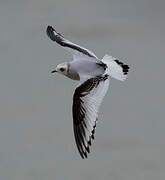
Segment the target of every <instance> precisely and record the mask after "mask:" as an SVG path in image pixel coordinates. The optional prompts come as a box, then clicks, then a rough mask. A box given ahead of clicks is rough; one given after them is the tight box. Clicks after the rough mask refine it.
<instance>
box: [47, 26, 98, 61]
mask: <svg viewBox="0 0 165 180" xmlns="http://www.w3.org/2000/svg"><path fill="white" fill-rule="evenodd" d="M46 32H47V35H48V37H49V38H50V39H51V40H52V41H56V42H57V43H58V44H59V45H61V46H62V47H64V48H65V49H66V50H68V51H69V52H70V53H71V54H72V55H73V57H74V59H76V57H77V56H78V57H81V56H88V57H93V58H97V57H96V55H95V54H94V53H93V52H91V51H89V50H88V49H86V48H84V47H81V46H79V45H77V44H74V43H72V42H70V41H69V40H67V39H65V38H64V37H63V36H62V35H61V34H60V33H58V32H56V30H55V29H54V28H53V27H52V26H48V27H47V30H46Z"/></svg>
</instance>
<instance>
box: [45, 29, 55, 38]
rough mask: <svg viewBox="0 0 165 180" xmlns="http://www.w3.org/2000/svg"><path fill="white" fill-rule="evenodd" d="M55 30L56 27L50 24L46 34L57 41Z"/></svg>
mask: <svg viewBox="0 0 165 180" xmlns="http://www.w3.org/2000/svg"><path fill="white" fill-rule="evenodd" d="M53 31H55V29H54V28H53V27H52V26H48V27H47V29H46V34H47V35H48V37H49V38H50V39H51V40H52V41H55V36H54V33H53Z"/></svg>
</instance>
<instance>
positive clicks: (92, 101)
mask: <svg viewBox="0 0 165 180" xmlns="http://www.w3.org/2000/svg"><path fill="white" fill-rule="evenodd" d="M108 87H109V79H108V76H107V75H104V77H96V78H91V79H88V80H87V81H85V82H84V83H83V84H81V85H80V86H79V87H78V88H77V89H76V90H75V93H74V96H73V127H74V135H75V140H76V145H77V148H78V151H79V153H80V155H81V157H82V158H84V157H86V158H87V153H89V152H90V149H89V146H90V145H91V139H94V133H95V128H96V121H97V118H98V110H99V107H100V105H101V102H102V100H103V98H104V96H105V94H106V92H107V90H108Z"/></svg>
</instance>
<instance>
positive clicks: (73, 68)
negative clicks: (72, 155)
mask: <svg viewBox="0 0 165 180" xmlns="http://www.w3.org/2000/svg"><path fill="white" fill-rule="evenodd" d="M47 35H48V36H49V38H50V39H51V40H53V41H56V42H57V43H58V44H59V45H61V46H62V47H64V48H65V49H66V50H68V51H69V52H70V53H72V55H73V61H71V62H66V63H62V64H59V65H58V66H57V67H56V69H55V70H53V71H52V72H58V73H60V74H63V75H65V76H67V77H69V78H71V79H73V80H79V81H80V83H79V85H78V86H77V88H76V90H75V93H74V96H73V106H72V113H73V129H74V135H75V140H76V145H77V148H78V151H79V153H80V155H81V157H82V158H84V157H86V158H87V153H89V152H90V149H89V146H91V140H92V139H94V133H95V128H96V122H97V120H98V111H99V107H100V105H101V102H102V100H103V98H104V96H105V94H106V92H107V90H108V87H109V79H110V78H111V77H112V78H115V79H118V80H121V81H124V80H125V79H126V77H127V73H128V69H129V67H128V65H125V64H123V63H122V62H120V61H119V60H117V59H116V58H113V57H112V56H109V55H105V56H104V57H103V59H102V60H100V59H98V58H97V57H96V55H95V54H94V53H93V52H91V51H89V50H88V49H86V48H83V47H81V46H79V45H77V44H74V43H72V42H70V41H69V40H66V39H65V38H64V37H63V36H62V35H61V34H60V33H57V32H56V30H55V29H53V27H51V26H48V27H47Z"/></svg>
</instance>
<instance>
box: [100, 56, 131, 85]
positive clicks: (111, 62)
mask: <svg viewBox="0 0 165 180" xmlns="http://www.w3.org/2000/svg"><path fill="white" fill-rule="evenodd" d="M102 62H103V63H105V64H106V65H107V66H108V68H107V70H106V73H107V74H108V75H110V76H111V77H113V78H115V79H117V80H120V81H124V80H125V79H126V78H127V74H128V70H129V66H128V65H126V64H124V63H122V62H120V61H119V60H117V59H116V58H114V57H112V56H109V55H105V56H104V57H103V59H102Z"/></svg>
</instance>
